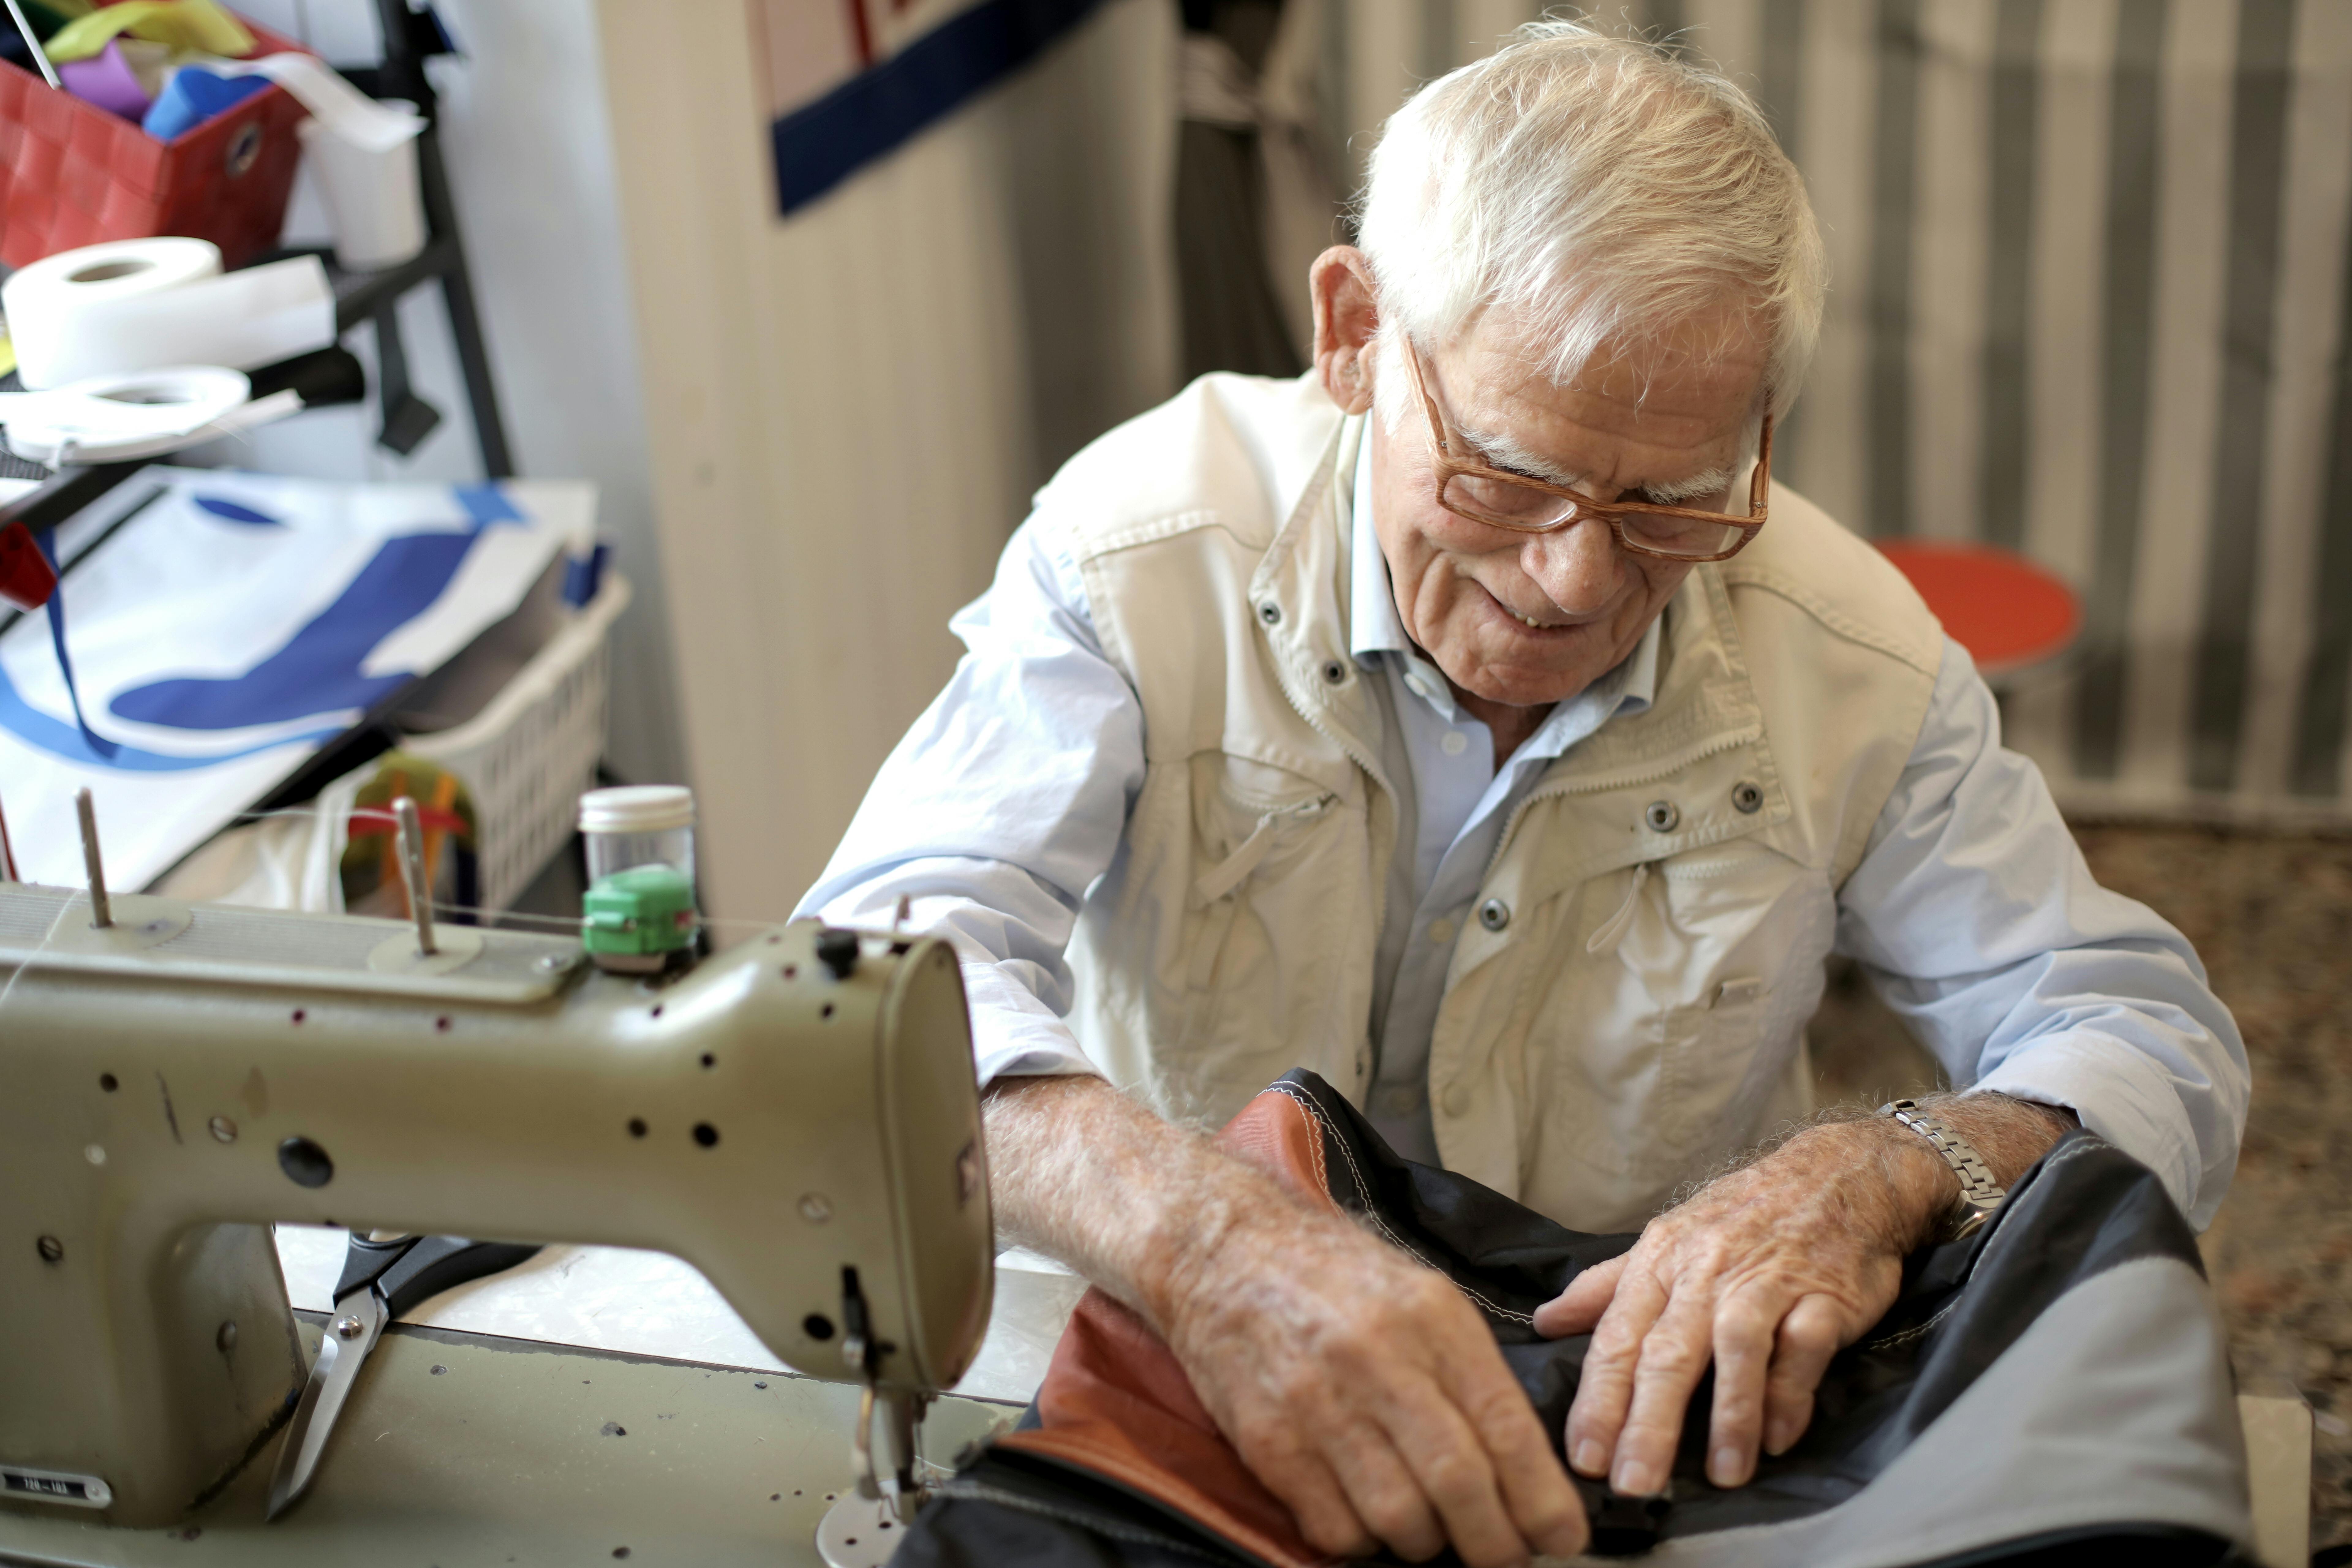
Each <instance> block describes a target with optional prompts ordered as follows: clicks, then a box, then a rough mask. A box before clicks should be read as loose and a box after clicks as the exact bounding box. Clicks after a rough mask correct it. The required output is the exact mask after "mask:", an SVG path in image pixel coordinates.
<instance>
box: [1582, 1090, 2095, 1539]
mask: <svg viewBox="0 0 2352 1568" xmlns="http://www.w3.org/2000/svg"><path fill="white" fill-rule="evenodd" d="M1935 1110H1936V1113H1937V1115H1938V1116H1940V1117H1942V1118H1944V1119H1945V1120H1946V1121H1949V1122H1951V1123H1952V1124H1953V1125H1954V1127H1955V1129H1956V1130H1957V1131H1959V1133H1960V1135H1961V1136H1962V1137H1964V1138H1967V1139H1968V1140H1969V1142H1971V1143H1973V1144H1974V1145H1975V1146H1976V1147H1977V1149H1978V1151H1979V1153H1980V1154H1982V1155H1983V1156H1984V1158H1985V1160H1986V1163H1988V1164H1990V1165H1991V1166H1992V1168H1993V1172H1994V1175H1995V1178H1996V1179H1997V1180H1999V1181H2000V1182H2001V1183H2002V1184H2004V1185H2006V1184H2008V1183H2010V1182H2012V1181H2014V1180H2015V1179H2016V1178H2017V1177H2018V1176H2019V1175H2021V1174H2022V1173H2023V1172H2024V1170H2025V1168H2026V1166H2028V1165H2030V1164H2031V1163H2032V1162H2033V1161H2034V1160H2035V1159H2038V1158H2039V1157H2040V1156H2041V1154H2042V1152H2045V1151H2046V1150H2047V1149H2048V1148H2049V1147H2050V1145H2051V1144H2052V1143H2053V1142H2056V1141H2057V1138H2058V1136H2059V1134H2060V1133H2061V1132H2063V1131H2064V1128H2065V1126H2066V1125H2067V1121H2069V1120H2071V1119H2067V1120H2062V1116H2063V1113H2061V1112H2055V1111H2052V1110H2046V1109H2044V1108H2042V1107H2039V1106H2029V1105H2026V1104H2024V1103H2021V1102H2020V1101H2016V1100H2007V1099H2004V1098H2002V1097H2000V1096H1997V1095H1973V1096H1969V1097H1967V1098H1966V1099H1965V1100H1948V1101H1945V1102H1944V1103H1943V1104H1941V1105H1938V1106H1937V1107H1936V1108H1935ZM1958 1195H1959V1183H1958V1178H1956V1177H1955V1176H1954V1175H1953V1174H1952V1173H1951V1171H1950V1169H1949V1168H1948V1166H1946V1165H1945V1163H1944V1162H1943V1160H1942V1158H1941V1157H1940V1156H1939V1155H1938V1154H1937V1152H1935V1150H1934V1149H1933V1148H1931V1147H1930V1146H1929V1145H1928V1143H1927V1141H1926V1140H1925V1139H1923V1138H1921V1137H1920V1136H1919V1135H1918V1134H1917V1133H1916V1132H1913V1131H1909V1130H1908V1129H1906V1128H1904V1127H1902V1126H1900V1125H1899V1124H1897V1123H1896V1122H1895V1121H1893V1120H1892V1119H1891V1118H1875V1117H1874V1118H1871V1119H1868V1120H1864V1121H1845V1122H1837V1123H1832V1124H1829V1125H1826V1126H1821V1127H1815V1128H1811V1129H1810V1130H1808V1131H1804V1132H1801V1133H1800V1134H1798V1135H1797V1136H1796V1137H1795V1138H1792V1139H1790V1141H1789V1142H1787V1143H1785V1144H1783V1145H1782V1146H1781V1147H1780V1149H1778V1150H1776V1151H1775V1152H1772V1153H1771V1154H1769V1155H1767V1156H1766V1157H1764V1158H1763V1159H1761V1160H1759V1161H1757V1162H1756V1163H1754V1164H1751V1165H1748V1166H1746V1167H1745V1168H1743V1169H1740V1170H1738V1171H1734V1172H1732V1173H1730V1174H1728V1175H1726V1176H1723V1177H1719V1178H1718V1179H1717V1180H1716V1181H1714V1182H1712V1183H1710V1184H1707V1185H1706V1187H1704V1188H1702V1189H1700V1191H1699V1193H1698V1194H1697V1195H1696V1196H1695V1197H1693V1198H1692V1199H1691V1200H1690V1201H1689V1202H1687V1203H1685V1204H1683V1205H1681V1206H1679V1207H1677V1208H1674V1209H1670V1210H1668V1211H1667V1212H1666V1213H1664V1214H1663V1215H1659V1216H1658V1217H1657V1218H1656V1219H1654V1220H1652V1221H1651V1222H1650V1223H1649V1225H1648V1226H1646V1227H1645V1228H1644V1229H1643V1232H1642V1238H1641V1240H1640V1241H1639V1242H1637V1243H1635V1244H1634V1247H1633V1250H1632V1251H1631V1252H1628V1253H1626V1254H1625V1255H1624V1256H1623V1257H1622V1258H1615V1259H1613V1260H1612V1261H1611V1262H1609V1263H1606V1264H1603V1265H1601V1266H1600V1267H1598V1268H1589V1269H1587V1270H1585V1272H1584V1273H1582V1274H1580V1275H1579V1276H1578V1277H1577V1278H1576V1279H1575V1281H1574V1282H1573V1283H1571V1284H1570V1286H1569V1288H1568V1289H1567V1290H1566V1291H1564V1292H1563V1293H1562V1294H1561V1295H1560V1296H1559V1298H1558V1299H1557V1300H1552V1301H1549V1302H1547V1303H1545V1305H1544V1306H1542V1307H1541V1308H1539V1309H1538V1310H1537V1312H1536V1328H1537V1331H1538V1332H1541V1333H1544V1334H1547V1335H1550V1336H1553V1337H1558V1336H1559V1335H1563V1334H1577V1333H1583V1332H1585V1331H1588V1330H1589V1331H1591V1332H1592V1336H1593V1337H1592V1348H1591V1351H1590V1352H1588V1353H1587V1355H1586V1357H1585V1361H1584V1372H1583V1375H1582V1378H1581V1379H1580V1383H1579V1384H1578V1387H1577V1392H1576V1402H1575V1404H1574V1405H1573V1406H1571V1407H1570V1411H1569V1417H1568V1434H1567V1437H1568V1443H1567V1447H1568V1454H1569V1460H1570V1464H1571V1465H1572V1466H1573V1467H1574V1468H1576V1469H1578V1470H1580V1471H1581V1472H1582V1473H1584V1474H1586V1475H1589V1476H1601V1475H1607V1476H1608V1477H1609V1478H1610V1480H1611V1484H1612V1486H1613V1487H1614V1488H1615V1489H1616V1490H1617V1491H1618V1492H1620V1493H1622V1494H1625V1495H1628V1496H1637V1497H1645V1496H1649V1495H1651V1494H1653V1493H1654V1492H1657V1491H1658V1490H1660V1489H1663V1488H1664V1485H1665V1483H1666V1478H1667V1475H1668V1474H1669V1472H1670V1471H1671V1469H1672V1468H1673V1464H1674V1456H1675V1447H1676V1445H1677V1444H1678V1443H1679V1441H1680V1439H1681V1436H1682V1425H1683V1412H1684V1409H1685V1406H1686V1405H1688V1404H1689V1402H1690V1396H1691V1391H1692V1390H1693V1389H1695V1388H1696V1387H1697V1385H1698V1381H1699V1379H1700V1377H1701V1376H1702V1375H1703V1374H1704V1373H1706V1368H1707V1363H1708V1362H1709V1361H1710V1360H1711V1361H1713V1363H1715V1368H1716V1376H1715V1403H1714V1410H1713V1414H1712V1416H1711V1418H1710V1430H1709V1433H1708V1439H1707V1462H1706V1474H1707V1479H1709V1480H1711V1481H1713V1482H1714V1483H1715V1484H1716V1485H1717V1486H1720V1487H1732V1486H1738V1485H1741V1484H1743V1483H1744V1482H1746V1481H1747V1480H1748V1478H1749V1477H1750V1476H1751V1475H1753V1474H1754V1473H1755V1469H1756V1455H1757V1448H1758V1446H1759V1443H1760V1444H1761V1445H1762V1447H1763V1448H1764V1450H1765V1451H1766V1452H1768V1453H1771V1454H1780V1453H1783V1452H1786V1451H1787V1449H1788V1448H1789V1447H1790V1445H1792V1444H1794V1443H1795V1442H1796V1440H1797V1439H1798V1438H1799V1437H1800V1436H1803V1434H1804V1430H1805V1427H1806V1426H1807V1425H1808V1424H1809V1423H1810V1422H1811V1419H1812V1412H1813V1390H1814V1389H1815V1388H1816V1387H1817V1386H1819V1384H1820V1383H1821V1380H1822V1373H1823V1372H1824V1371H1825V1370H1826V1369H1827V1368H1828V1366H1829V1363H1830V1358H1831V1357H1832V1356H1833V1355H1835V1354H1836V1353H1837V1352H1839V1351H1840V1350H1842V1349H1843V1348H1844V1347H1845V1346H1847V1345H1850V1344H1852V1343H1853V1342H1854V1341H1855V1340H1857V1339H1860V1338H1861V1337H1862V1336H1863V1334H1864V1333H1865V1332H1867V1331H1869V1329H1870V1327H1871V1326H1872V1325H1873V1324H1874V1323H1876V1322H1877V1321H1878V1320H1879V1319H1880V1318H1881V1317H1882V1316H1884V1315H1885V1311H1886V1309H1887V1308H1888V1307H1890V1306H1892V1305H1893V1304H1894V1302H1895V1293H1896V1291H1897V1290H1898V1289H1900V1288H1901V1285H1902V1280H1903V1259H1904V1258H1905V1257H1906V1255H1907V1254H1909V1253H1910V1252H1911V1251H1912V1250H1913V1249H1914V1248H1916V1247H1919V1246H1920V1245H1921V1244H1923V1243H1924V1242H1925V1241H1927V1239H1928V1237H1930V1236H1931V1235H1932V1234H1933V1233H1934V1231H1935V1229H1936V1228H1937V1226H1939V1225H1940V1224H1941V1223H1942V1222H1943V1221H1944V1219H1945V1218H1946V1217H1947V1216H1948V1215H1949V1214H1950V1213H1951V1210H1952V1206H1953V1204H1954V1202H1955V1200H1956V1199H1957V1198H1958Z"/></svg>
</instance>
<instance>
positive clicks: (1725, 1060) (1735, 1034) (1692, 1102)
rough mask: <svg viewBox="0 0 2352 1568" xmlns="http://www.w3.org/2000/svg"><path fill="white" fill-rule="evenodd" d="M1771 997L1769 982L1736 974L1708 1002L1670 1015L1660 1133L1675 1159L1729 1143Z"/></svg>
mask: <svg viewBox="0 0 2352 1568" xmlns="http://www.w3.org/2000/svg"><path fill="white" fill-rule="evenodd" d="M1769 995H1770V992H1769V989H1768V988H1767V985H1766V983H1765V981H1764V979H1763V977H1762V976H1760V975H1752V974H1750V975H1737V976H1734V977H1732V978H1730V979H1727V980H1725V981H1723V982H1722V983H1721V984H1717V986H1715V987H1714V988H1713V991H1712V993H1711V994H1709V995H1708V996H1707V997H1706V999H1704V1000H1703V1001H1700V1002H1697V1003H1694V1004H1691V1005H1685V1006H1680V1007H1670V1008H1668V1009H1667V1010H1666V1011H1665V1013H1664V1016H1663V1024H1664V1029H1663V1040H1662V1050H1661V1053H1660V1058H1661V1059H1660V1064H1659V1065H1660V1073H1659V1077H1660V1079H1661V1080H1662V1081H1661V1085H1660V1087H1661V1089H1662V1091H1663V1092H1662V1093H1661V1094H1660V1096H1659V1110H1660V1112H1661V1114H1660V1118H1659V1121H1660V1126H1659V1131H1660V1132H1661V1134H1662V1135H1663V1136H1662V1138H1661V1140H1660V1142H1661V1143H1662V1145H1663V1146H1664V1147H1663V1149H1662V1152H1664V1154H1666V1155H1667V1156H1668V1157H1669V1158H1671V1159H1673V1160H1675V1161H1681V1160H1684V1159H1686V1158H1687V1157H1688V1156H1689V1155H1690V1154H1691V1153H1692V1152H1694V1151H1696V1150H1698V1149H1701V1148H1706V1147H1712V1146H1715V1145H1718V1144H1721V1143H1723V1142H1726V1141H1727V1123H1728V1122H1729V1121H1732V1120H1733V1118H1732V1111H1733V1110H1734V1108H1735V1101H1737V1100H1738V1097H1739V1090H1740V1088H1741V1086H1742V1085H1743V1084H1745V1083H1746V1082H1747V1081H1748V1068H1750V1066H1751V1065H1752V1064H1753V1063H1754V1061H1755V1058H1756V1053H1757V1051H1758V1049H1759V1047H1762V1045H1763V1044H1764V1027H1765V1024H1766V1020H1767V1009H1766V1006H1765V1004H1766V1001H1767V999H1768V998H1769Z"/></svg>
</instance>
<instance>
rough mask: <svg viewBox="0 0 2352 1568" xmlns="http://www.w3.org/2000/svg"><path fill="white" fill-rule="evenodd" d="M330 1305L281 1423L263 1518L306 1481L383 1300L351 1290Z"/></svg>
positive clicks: (379, 1323)
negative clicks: (331, 1312)
mask: <svg viewBox="0 0 2352 1568" xmlns="http://www.w3.org/2000/svg"><path fill="white" fill-rule="evenodd" d="M335 1309H336V1310H335V1316H334V1317H333V1318H332V1319H331V1320H330V1321H328V1324H327V1333H326V1337H325V1338H324V1339H322V1340H320V1342H319V1359H318V1361H317V1362H316V1363H313V1364H312V1365H311V1368H310V1381H309V1382H308V1383H306V1384H303V1385H302V1398H301V1402H300V1403H299V1404H298V1405H295V1406H294V1418H293V1419H292V1420H290V1421H289V1422H288V1423H287V1424H286V1446H285V1447H282V1448H280V1449H279V1450H278V1468H277V1469H276V1470H275V1471H273V1472H272V1473H271V1475H270V1478H269V1511H268V1514H267V1515H266V1516H265V1517H267V1518H269V1519H276V1518H277V1517H278V1515H279V1514H280V1513H283V1512H284V1511H285V1510H287V1508H288V1507H289V1506H290V1505H291V1504H292V1503H293V1501H294V1500H295V1499H296V1498H299V1497H300V1496H301V1495H302V1489H304V1488H305V1487H307V1486H309V1485H310V1477H311V1474H312V1473H313V1472H314V1471H316V1470H317V1469H318V1468H319V1456H320V1454H322V1453H324V1452H326V1448H327V1438H328V1436H330V1435H331V1433H333V1431H334V1429H335V1417H336V1416H338V1415H341V1414H342V1411H343V1401H344V1400H346V1399H348V1398H349V1397H351V1392H352V1384H353V1383H355V1382H356V1381H358V1378H359V1375H360V1368H361V1367H362V1366H364V1365H366V1364H367V1358H368V1352H370V1351H372V1350H373V1349H375V1342H376V1339H377V1337H378V1336H379V1335H381V1334H382V1333H383V1324H384V1318H385V1312H384V1307H383V1301H381V1300H378V1299H377V1297H376V1295H375V1293H374V1292H373V1291H372V1290H361V1291H358V1292H355V1293H354V1294H352V1295H351V1296H349V1297H346V1298H345V1299H344V1300H341V1301H338V1302H336V1303H335Z"/></svg>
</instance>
